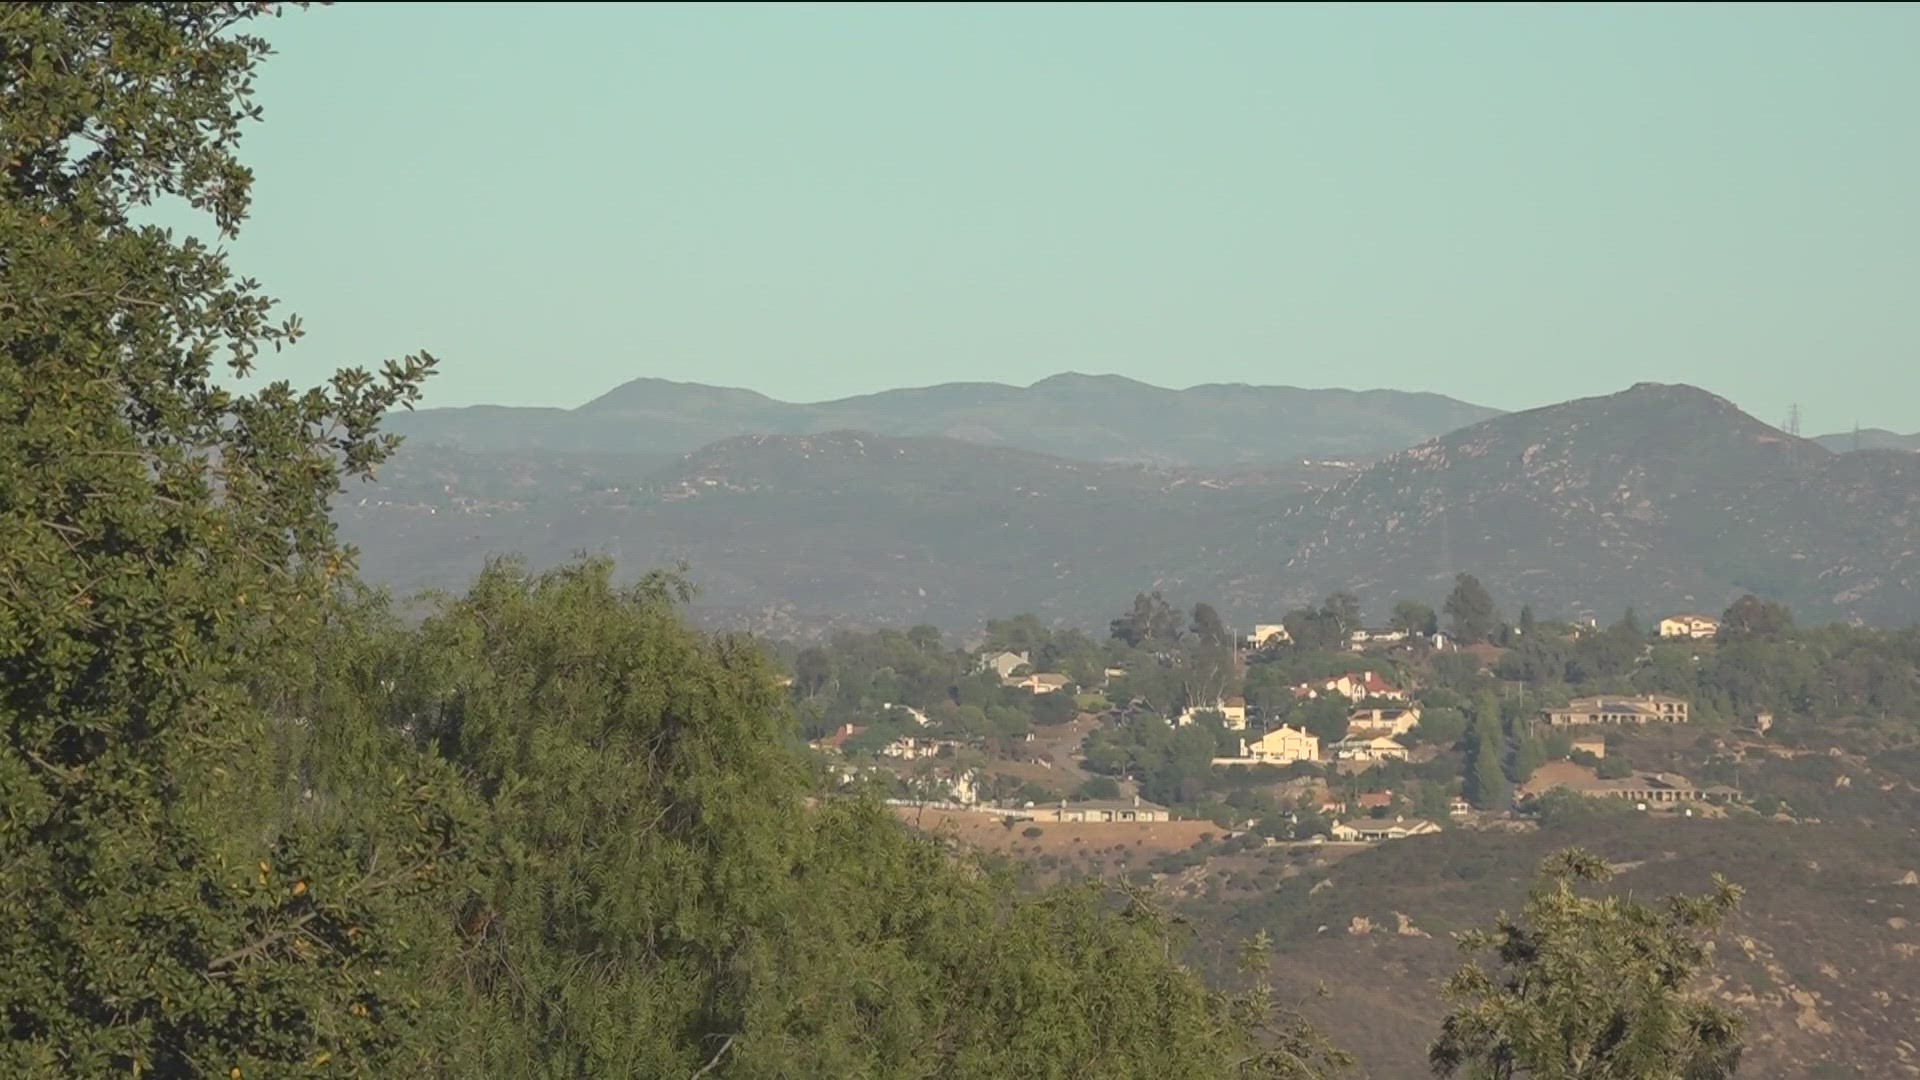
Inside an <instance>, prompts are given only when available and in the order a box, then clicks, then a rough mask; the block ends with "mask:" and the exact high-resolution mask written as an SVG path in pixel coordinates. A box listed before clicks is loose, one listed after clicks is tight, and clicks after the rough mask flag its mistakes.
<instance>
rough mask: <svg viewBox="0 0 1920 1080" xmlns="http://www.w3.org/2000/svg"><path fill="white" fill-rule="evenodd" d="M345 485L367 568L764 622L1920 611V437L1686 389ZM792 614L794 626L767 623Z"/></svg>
mask: <svg viewBox="0 0 1920 1080" xmlns="http://www.w3.org/2000/svg"><path fill="white" fill-rule="evenodd" d="M409 446H410V447H411V452H409V450H408V449H407V448H403V452H402V454H401V455H399V456H398V457H397V458H396V459H395V462H394V463H392V465H391V466H390V468H389V469H388V471H387V472H386V473H385V474H383V476H384V482H383V484H382V485H381V486H379V487H376V488H372V489H367V490H365V491H361V492H357V493H356V494H357V495H358V496H359V497H360V498H361V499H362V500H364V502H363V503H354V504H352V505H344V503H345V501H344V500H343V507H342V513H341V518H340V519H341V524H342V529H343V533H344V535H345V536H346V538H347V539H349V540H350V541H352V542H354V543H356V544H357V545H358V546H359V547H360V548H361V549H362V551H363V562H362V565H363V567H364V568H366V569H367V571H368V573H369V576H370V577H372V578H373V579H374V580H377V581H380V582H382V583H385V584H389V585H393V586H395V587H396V588H399V589H401V590H402V591H405V590H407V589H410V588H414V587H418V586H421V585H449V584H457V583H458V582H459V581H460V580H464V578H465V577H467V576H469V575H470V574H471V572H472V569H473V568H474V567H476V566H478V565H479V562H480V560H481V559H482V558H483V557H484V555H486V554H488V553H494V552H501V551H516V550H517V551H524V552H526V553H528V554H529V556H530V557H532V559H533V561H535V562H536V563H541V564H550V563H553V562H557V561H560V560H561V559H564V558H566V557H568V556H571V555H572V554H575V553H576V552H578V551H581V550H605V551H609V552H611V553H614V554H616V555H617V557H619V558H620V559H621V560H622V561H623V565H625V566H626V567H628V568H630V569H632V570H634V571H636V572H637V571H639V570H644V569H647V568H651V567H654V566H659V565H663V564H669V563H671V562H673V561H676V560H679V559H682V558H684V559H688V560H690V561H691V563H692V565H693V568H694V570H693V572H694V576H695V578H696V580H698V581H700V582H701V584H702V586H703V588H704V589H705V590H706V594H705V597H704V600H703V604H704V605H705V610H707V611H708V612H710V613H719V615H721V616H724V617H726V618H739V619H742V620H745V621H746V622H747V623H749V624H750V625H755V626H762V627H765V626H769V625H779V624H780V621H781V620H785V624H787V625H788V628H789V629H791V628H792V627H793V626H801V625H811V626H818V625H830V624H845V623H864V624H871V623H875V622H898V623H908V624H911V623H913V622H932V623H935V624H939V625H945V626H949V627H954V628H960V627H964V626H967V625H972V624H977V623H978V622H979V621H980V620H982V619H985V618H986V617H988V616H991V615H1001V614H1006V613H1009V612H1013V611H1022V610H1030V611H1033V612H1035V613H1036V614H1039V615H1041V616H1042V617H1043V618H1046V619H1052V620H1058V621H1062V622H1070V623H1077V624H1080V625H1083V626H1094V627H1097V626H1099V625H1101V624H1102V623H1103V622H1104V621H1105V619H1106V618H1110V617H1111V613H1112V611H1114V610H1117V609H1118V607H1122V606H1124V604H1125V602H1126V601H1127V600H1128V599H1129V598H1130V597H1131V596H1132V595H1133V593H1134V592H1135V591H1138V590H1139V589H1142V588H1153V587H1162V588H1165V589H1167V590H1168V591H1169V594H1170V595H1173V596H1175V597H1177V598H1179V599H1181V600H1182V601H1184V602H1188V603H1191V602H1192V601H1194V600H1201V599H1204V600H1208V601H1209V602H1211V603H1213V604H1214V605H1215V606H1216V607H1217V608H1218V609H1219V610H1221V611H1222V612H1223V613H1224V614H1226V615H1227V616H1228V617H1229V618H1232V619H1237V620H1240V621H1242V622H1251V621H1254V620H1259V621H1269V620H1271V619H1272V618H1275V617H1277V616H1278V615H1280V614H1282V613H1283V612H1284V611H1286V610H1287V609H1288V608H1291V607H1294V606H1297V605H1299V604H1303V603H1309V602H1315V601H1317V600H1318V599H1319V598H1320V597H1322V596H1324V595H1325V594H1326V593H1327V592H1329V591H1331V590H1333V589H1335V588H1346V589H1350V590H1352V591H1354V592H1356V593H1357V594H1358V595H1359V596H1360V597H1361V599H1362V601H1363V603H1364V604H1365V605H1366V607H1367V609H1368V610H1369V611H1371V612H1374V613H1376V614H1380V615H1384V613H1385V611H1386V610H1387V609H1389V608H1390V607H1391V605H1392V603H1393V602H1394V601H1395V600H1397V599H1401V598H1414V599H1420V600H1424V601H1427V602H1430V603H1437V602H1438V601H1439V600H1440V599H1441V598H1443V597H1444V595H1445V593H1446V591H1447V589H1448V588H1450V586H1451V583H1452V578H1453V575H1454V574H1455V573H1457V572H1462V571H1464V572H1470V573H1473V574H1476V575H1478V576H1479V577H1481V578H1482V580H1484V581H1486V582H1487V584H1488V585H1489V587H1491V588H1492V589H1493V590H1494V592H1495V594H1496V596H1497V597H1498V599H1499V600H1500V602H1501V603H1502V605H1503V606H1504V607H1506V608H1507V609H1508V614H1509V615H1510V616H1511V615H1512V614H1514V613H1515V612H1517V610H1518V608H1519V606H1520V605H1521V604H1531V605H1533V607H1534V609H1535V611H1536V612H1540V613H1559V614H1567V615H1575V614H1585V613H1592V614H1596V615H1603V616H1605V617H1607V618H1612V617H1615V616H1617V615H1618V613H1619V612H1620V611H1621V610H1623V609H1624V608H1626V607H1629V606H1632V607H1635V608H1637V609H1640V610H1642V611H1647V612H1652V611H1656V610H1662V609H1674V610H1678V609H1683V608H1687V609H1704V610H1719V608H1720V607H1722V606H1724V605H1725V604H1726V603H1728V602H1730V601H1731V600H1733V599H1734V598H1736V597H1737V596H1739V595H1740V594H1741V593H1743V592H1749V591H1750V592H1756V593H1759V594H1761V595H1763V596H1767V597H1769V598H1772V599H1780V600H1785V601H1786V602H1788V603H1790V604H1793V605H1794V606H1795V607H1796V608H1797V609H1799V610H1800V611H1801V612H1802V613H1803V615H1804V616H1805V617H1807V618H1817V619H1825V618H1859V619H1865V620H1869V621H1874V622H1883V623H1899V622H1907V621H1912V620H1914V619H1916V618H1920V550H1916V549H1920V544H1917V543H1915V542H1914V540H1913V537H1914V536H1915V535H1916V525H1920V457H1916V456H1915V455H1911V454H1903V453H1897V452H1893V451H1867V452H1862V453H1847V454H1835V453H1832V452H1831V451H1828V450H1826V449H1824V448H1822V447H1820V446H1818V445H1817V444H1815V443H1814V442H1812V441H1811V440H1806V439H1799V438H1796V437H1793V436H1790V435H1787V434H1785V433H1784V432H1781V431H1779V430H1778V429H1776V428H1774V427H1772V426H1771V425H1768V424H1765V423H1763V422H1761V421H1759V420H1757V419H1755V418H1753V417H1752V416H1750V415H1748V414H1746V413H1745V412H1743V411H1741V410H1740V409H1739V408H1738V407H1737V406H1735V405H1733V404H1732V403H1731V402H1729V401H1728V400H1727V399H1725V398H1723V397H1720V396H1718V395H1715V394H1711V393H1708V392H1706V391H1703V390H1700V389H1698V388H1694V387H1689V386H1685V385H1683V384H1671V385H1669V384H1638V385H1636V386H1633V387H1629V388H1628V389H1626V390H1623V391H1621V392H1619V393H1616V394H1611V395H1602V396H1597V397H1591V398H1583V399H1578V400H1575V401H1571V402H1563V403H1560V404H1558V405H1552V406H1543V407H1541V408H1539V409H1532V410H1526V411H1523V412H1519V413H1510V414H1504V415H1500V416H1496V417H1492V418H1488V419H1485V420H1481V421H1478V422H1476V423H1473V424H1469V425H1466V426H1464V427H1462V428H1460V429H1457V430H1455V431H1452V432H1449V433H1446V434H1444V435H1439V436H1436V437H1434V438H1430V439H1427V440H1423V441H1421V442H1419V443H1417V444H1415V445H1412V446H1409V447H1406V448H1404V449H1401V450H1400V451H1398V452H1397V453H1393V454H1389V455H1387V456H1385V457H1384V458H1382V459H1380V460H1378V461H1376V462H1374V463H1371V464H1366V465H1361V464H1358V463H1354V464H1340V463H1324V462H1323V463H1319V464H1305V463H1301V462H1298V461H1295V462H1292V463H1281V464H1265V465H1246V466H1231V467H1228V466H1218V465H1209V466H1196V465H1167V464H1156V463H1127V462H1093V461H1086V460H1084V459H1074V458H1069V457H1065V456H1060V455H1049V454H1047V453H1045V452H1041V451H1032V450H1027V449H1023V448H1017V447H1008V446H1005V445H986V444H981V443H977V442H972V441H968V440H964V439H956V438H952V437H947V436H892V435H881V434H876V433H871V432H864V431H833V432H827V433H819V434H797V435H796V434H780V433H771V434H770V433H751V434H742V435H738V436H734V437H729V438H726V439H721V440H715V441H711V442H709V443H708V444H705V445H703V446H702V447H700V448H698V449H696V450H693V451H689V452H684V453H680V454H676V455H662V454H651V455H650V454H639V453H634V454H624V455H622V454H613V453H577V454H573V455H565V454H559V453H551V452H550V453H538V454H527V453H520V452H511V453H500V452H491V453H483V452H476V451H472V450H468V449H464V448H460V447H457V446H455V447H447V446H441V447H432V446H416V445H413V444H409ZM760 619H773V620H774V623H767V622H764V621H761V622H755V621H754V620H760Z"/></svg>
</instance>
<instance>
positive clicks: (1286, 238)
mask: <svg viewBox="0 0 1920 1080" xmlns="http://www.w3.org/2000/svg"><path fill="white" fill-rule="evenodd" d="M269 36H270V37H272V38H273V39H274V40H275V41H276V43H277V44H278V47H279V49H280V53H279V55H278V56H276V57H274V58H273V59H271V60H270V61H269V62H268V64H267V66H266V67H265V68H264V69H263V71H262V73H261V78H260V84H259V90H260V101H261V103H262V104H263V105H265V106H266V108H267V122H266V124H264V125H262V126H259V127H256V128H254V129H253V130H252V132H251V134H250V135H249V137H248V142H247V152H248V155H249V157H250V159H251V160H252V161H253V162H254V163H255V165H256V167H257V169H258V172H259V183H258V187H257V190H256V200H257V201H256V208H255V209H256V214H255V218H254V220H253V222H252V223H251V224H250V226H249V231H248V233H247V234H246V236H245V237H244V238H243V240H242V241H241V242H240V244H239V245H238V253H239V255H240V257H241V262H242V265H243V267H244V269H246V270H247V271H248V272H250V273H252V274H254V275H256V276H258V277H260V278H261V279H262V280H263V281H264V282H265V283H266V284H267V285H268V287H269V289H270V291H272V292H273V293H274V294H275V295H278V296H280V297H282V298H283V299H284V300H286V301H287V302H288V305H289V307H291V308H292V309H294V310H297V311H299V312H300V313H301V314H302V315H303V316H304V318H305V319H306V322H307V325H308V328H309V330H310V334H309V337H308V340H307V343H306V344H304V345H302V346H301V347H300V348H299V349H298V350H297V351H296V352H295V353H294V354H292V357H291V358H290V359H286V360H283V361H282V362H281V363H280V364H279V365H278V366H277V367H276V368H275V369H274V373H275V374H286V375H288V376H290V377H295V378H300V379H311V378H314V377H317V376H319V375H320V374H321V373H323V372H324V371H325V370H329V369H330V368H331V367H333V366H336V365H338V364H341V363H364V362H371V361H376V360H378V359H380V358H382V357H384V356H387V355H393V354H398V353H400V352H404V351H408V350H411V349H413V348H417V347H422V346H424V347H427V348H430V349H432V350H433V351H435V352H437V353H439V354H441V355H442V356H443V357H444V358H445V369H444V374H443V375H442V376H441V377H440V378H438V379H437V380H435V383H434V385H433V388H432V393H431V401H430V404H467V403H472V402H479V401H490V402H512V403H528V404H553V405H573V404H577V403H579V402H581V401H584V400H586V399H588V398H590V397H592V396H594V395H596V394H598V393H600V392H601V391H603V390H605V389H607V388H609V387H611V386H613V385H615V384H617V383H619V382H622V381H624V380H626V379H630V378H634V377H637V376H642V375H652V376H660V377H664V378H673V379H687V380H696V381H702V382H712V383H721V384H729V385H738V386H748V387H752V388H754V389H757V390H761V391H764V392H766V393H769V394H772V395H774V396H776V397H782V398H786V399H789V400H817V399H821V398H828V397H836V396H841V395H845V394H850V393H858V392H863V391H870V390H875V389H880V388H884V387H888V386H896V385H919V384H926V383H933V382H943V381H949V380H957V379H986V380H996V381H1005V382H1015V383H1022V384H1024V383H1029V382H1032V381H1034V380H1036V379H1038V378H1040V377H1042V376H1045V375H1047V374H1050V373H1052V372H1055V371H1060V370H1078V371H1085V372H1118V373H1121V374H1125V375H1130V376H1133V377H1135V378H1139V379H1144V380H1147V381H1150V382H1155V383H1159V384H1162V385H1173V386H1187V385H1192V384H1195V383H1202V382H1252V383H1276V384H1292V385H1302V386H1352V387H1359V388H1364V387H1376V386H1379V387H1397V388H1404V389H1423V390H1435V391H1440V392H1443V393H1448V394H1453V395H1456V396H1459V397H1463V398H1467V399H1470V400H1474V401H1479V402H1483V403H1486V404H1490V405H1494V406H1499V407H1505V408H1519V407H1526V406H1531V405H1536V404H1544V403H1547V402H1550V401H1554V400H1559V399H1562V398H1566V397H1571V396H1579V395H1585V394H1592V393H1605V392H1609V391H1612V390H1616V389H1619V388H1622V387H1624V386H1626V385H1628V384H1629V383H1632V382H1635V381H1638V380H1642V379H1654V380H1660V381H1673V382H1693V383H1697V384H1699V385H1702V386H1705V387H1707V388H1708V389H1711V390H1714V391H1716V392H1718V393H1722V394H1725V395H1727V396H1729V397H1731V398H1733V399H1734V400H1735V401H1737V402H1739V403H1740V404H1742V405H1743V406H1746V407H1747V408H1748V409H1749V410H1751V411H1753V412H1755V413H1756V414H1757V415H1759V416H1761V417H1762V418H1763V419H1767V420H1770V421H1773V422H1776V423H1778V422H1780V421H1781V420H1782V418H1783V417H1784V415H1785V412H1786V408H1787V405H1788V404H1789V403H1790V402H1795V401H1797V402H1800V403H1801V404H1802V405H1803V406H1804V414H1805V430H1807V432H1808V433H1810V434H1811V433H1813V432H1814V431H1829V430H1837V429H1845V428H1848V427H1850V426H1851V425H1852V424H1854V423H1855V422H1856V421H1858V422H1859V423H1862V424H1864V425H1867V426H1886V427H1893V428H1898V429H1900V430H1903V431H1909V430H1913V429H1916V428H1920V137H1916V132H1915V124H1916V116H1917V115H1920V113H1917V111H1916V110H1917V109H1920V62H1916V60H1915V58H1916V57H1917V56H1920V8H1916V7H1913V6H1904V7H1886V8H1876V7H1865V6H1861V7H1841V6H1828V5H1822V6H1818V7H1813V6H1808V7H1790V6H1764V7H1763V6H1751V7H1741V6H1715V7H1692V8H1688V7H1669V6H1649V7H1624V6H1622V7H1610V6H1555V7H1531V6H1508V7H1453V8H1446V7H1427V6H1421V7H1411V6H1409V7H1362V6H1340V7H1318V8H1316V7H1285V8H1279V7H1275V8H1255V7H1206V6H1199V7H1195V6H1178V7H1173V6H1162V7H1155V6H1124V7H1122V6H1113V7H1092V6H1080V7H1057V8H1048V7H1045V6H1035V5H1020V6H1018V7H946V8H931V9H923V8H909V7H893V8H889V7H885V6H880V7H875V6H859V7H834V6H827V7H742V8H725V7H675V6H671V5H661V6H645V7H618V6H612V5H605V6H602V5H593V6H584V5H583V6H569V5H539V6H518V5H512V4H488V5H472V6H461V7H453V6H437V5H436V6H410V5H404V4H402V5H390V4H378V5H375V4H344V5H341V6H338V7H334V8H331V9H320V10H315V11H312V12H308V13H305V14H299V15H291V16H288V17H287V18H286V19H284V20H282V21H281V22H279V23H277V24H275V25H274V26H273V27H272V29H271V31H270V34H269Z"/></svg>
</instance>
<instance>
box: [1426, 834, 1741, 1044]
mask: <svg viewBox="0 0 1920 1080" xmlns="http://www.w3.org/2000/svg"><path fill="white" fill-rule="evenodd" d="M1610 876H1611V875H1610V871H1609V870H1608V869H1607V864H1606V862H1605V861H1604V860H1602V859H1600V858H1599V857H1597V856H1594V855H1590V854H1587V853H1586V852H1583V851H1578V850H1573V851H1565V852H1561V853H1559V854H1556V855H1553V856H1551V857H1549V858H1548V859H1546V860H1545V861H1544V862H1543V863H1542V864H1541V868H1540V874H1539V878H1538V880H1537V882H1536V884H1535V885H1534V887H1533V889H1532V891H1531V893H1530V894H1529V896H1528V898H1527V903H1526V906H1525V907H1524V908H1523V909H1522V911H1521V914H1520V915H1519V917H1517V918H1512V917H1506V916H1502V917H1501V918H1500V919H1499V920H1498V922H1497V923H1496V925H1495V928H1494V929H1493V930H1492V931H1491V932H1486V931H1480V932H1475V933H1472V934H1468V935H1463V936H1462V938H1461V947H1462V949H1463V950H1464V951H1466V952H1467V953H1468V954H1469V955H1474V954H1480V953H1490V954H1491V955H1492V957H1493V959H1494V962H1495V967H1494V968H1493V969H1492V970H1491V971H1489V970H1488V969H1487V968H1484V967H1482V966H1481V964H1480V963H1479V962H1478V961H1477V960H1476V961H1470V962H1469V963H1468V964H1467V966H1465V967H1464V968H1462V969H1461V970H1460V971H1459V972H1457V973H1456V974H1455V975H1454V976H1453V977H1452V978H1450V979H1448V980H1447V983H1446V986H1445V987H1444V989H1443V991H1442V992H1443V994H1444V996H1445V997H1446V998H1447V1000H1448V1001H1449V1003H1450V1004H1451V1005H1452V1011H1451V1012H1449V1013H1448V1014H1447V1017H1446V1019H1445V1021H1444V1022H1443V1024H1442V1026H1441V1032H1440V1037H1439V1038H1438V1039H1436V1040H1435V1041H1434V1043H1433V1044H1432V1046H1431V1047H1430V1048H1429V1050H1428V1060H1429V1062H1430V1063H1431V1065H1432V1067H1433V1071H1434V1074H1435V1075H1437V1076H1441V1077H1450V1076H1454V1075H1456V1074H1459V1073H1461V1072H1463V1071H1464V1072H1466V1073H1467V1074H1468V1075H1472V1076H1483V1077H1519V1076H1528V1077H1537V1078H1540V1080H1576V1078H1578V1080H1718V1078H1724V1077H1730V1076H1732V1075H1733V1074H1734V1071H1735V1070H1736V1069H1737V1068H1738V1066H1739V1063H1740V1054H1741V1036H1742V1028H1743V1024H1742V1021H1741V1018H1740V1016H1739V1015H1738V1014H1737V1013H1734V1012H1732V1011H1731V1010H1728V1009H1726V1008H1724V1007H1722V1006H1720V1005H1719V1004H1717V1003H1715V1002H1714V1001H1713V1000H1712V999H1711V998H1709V997H1708V996H1707V995H1705V994H1703V993H1700V992H1698V990H1697V989H1696V988H1695V986H1694V983H1695V981H1696V980H1697V978H1698V977H1699V975H1700V973H1701V972H1702V971H1704V970H1705V969H1706V967H1707V965H1708V962H1709V960H1710V958H1711V952H1710V949H1709V945H1708V941H1707V935H1708V934H1710V933H1711V932H1712V931H1713V930H1715V929H1716V928H1718V927H1719V926H1720V925H1721V923H1722V922H1723V921H1724V919H1725V918H1726V916H1727V915H1728V914H1729V913H1731V912H1732V911H1733V910H1734V909H1735V908H1736V906H1737V905H1738V904H1739V901H1740V889H1739V888H1738V887H1737V886H1734V885H1731V884H1729V883H1727V882H1726V881H1725V880H1724V879H1721V878H1718V877H1716V878H1715V879H1714V891H1713V892H1712V893H1710V894H1707V895H1705V896H1676V897H1672V898H1670V899H1669V900H1668V902H1667V904H1666V906H1665V908H1664V909H1660V908H1655V907H1651V906H1649V905H1647V904H1645V903H1642V902H1640V901H1638V900H1635V899H1633V898H1631V897H1608V896H1589V895H1583V894H1582V893H1581V892H1579V891H1578V890H1577V889H1576V888H1575V886H1576V885H1578V884H1583V883H1584V884H1602V883H1605V882H1606V881H1607V880H1608V878H1609V877H1610Z"/></svg>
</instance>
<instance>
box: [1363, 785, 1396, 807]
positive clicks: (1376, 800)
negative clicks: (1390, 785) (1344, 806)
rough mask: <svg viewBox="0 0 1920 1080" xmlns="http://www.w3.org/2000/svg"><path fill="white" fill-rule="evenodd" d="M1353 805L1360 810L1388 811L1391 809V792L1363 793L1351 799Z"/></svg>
mask: <svg viewBox="0 0 1920 1080" xmlns="http://www.w3.org/2000/svg"><path fill="white" fill-rule="evenodd" d="M1353 805H1355V806H1357V807H1359V808H1360V809H1362V810H1388V809H1391V808H1392V807H1393V792H1392V791H1391V790H1389V791H1363V792H1361V793H1360V794H1358V795H1355V796H1354V797H1353Z"/></svg>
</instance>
